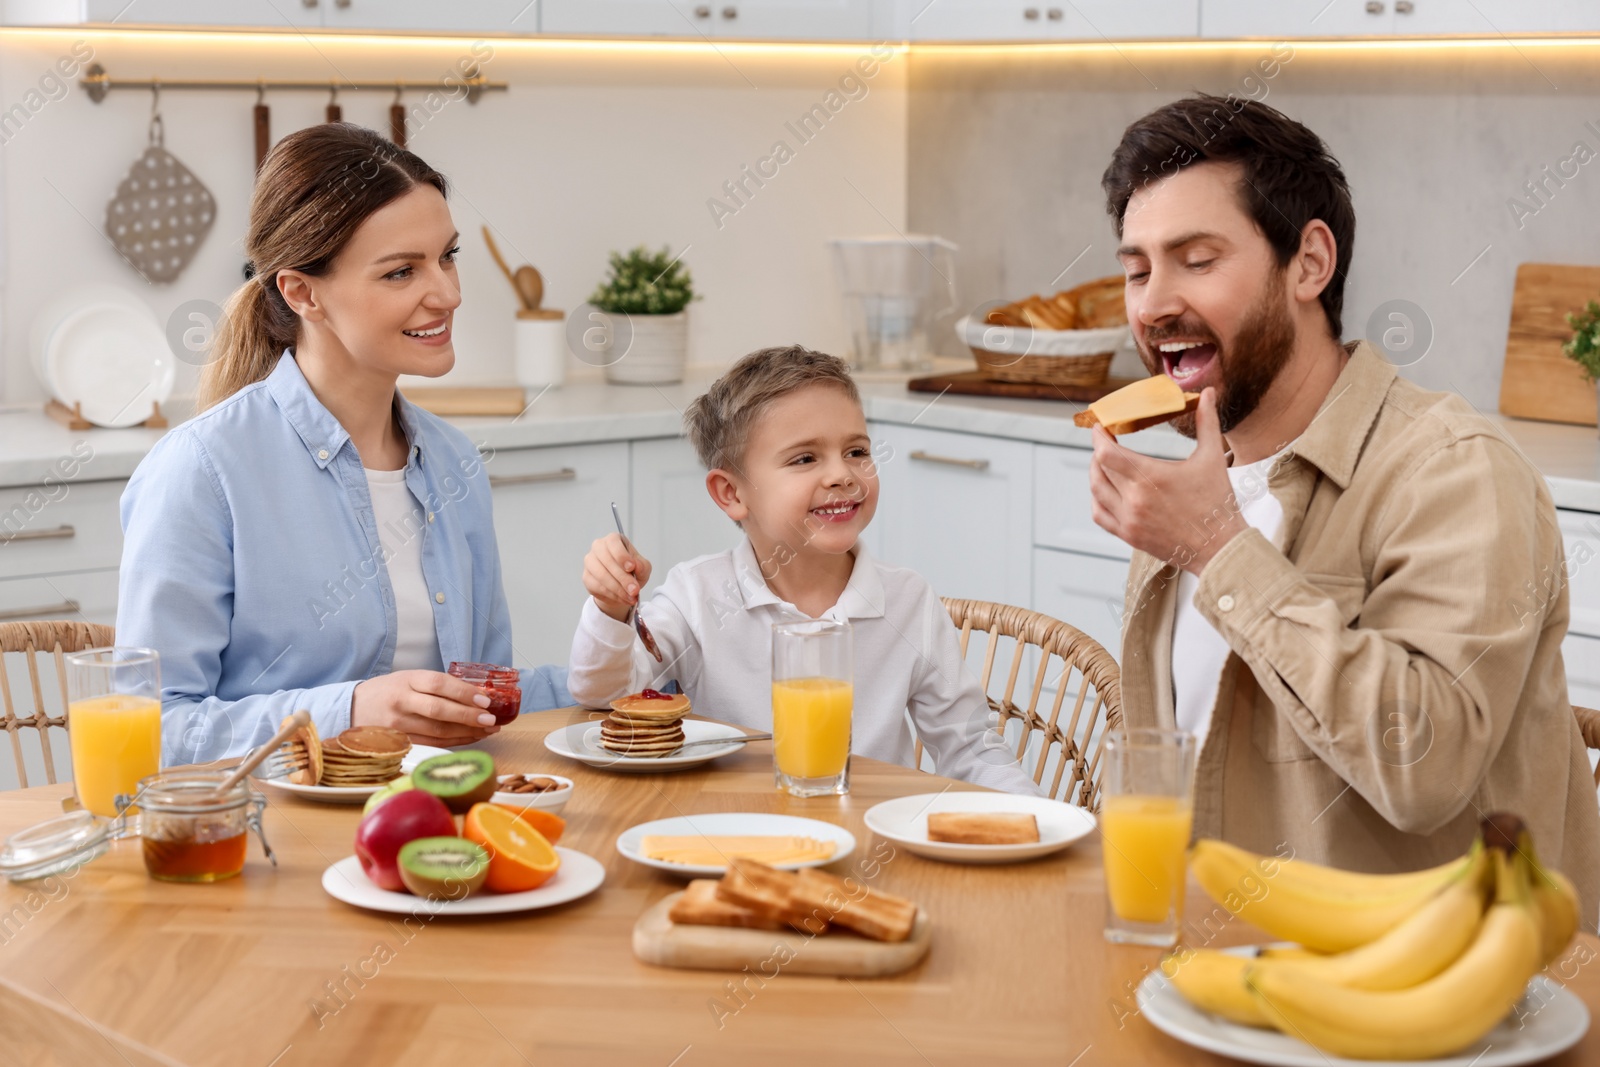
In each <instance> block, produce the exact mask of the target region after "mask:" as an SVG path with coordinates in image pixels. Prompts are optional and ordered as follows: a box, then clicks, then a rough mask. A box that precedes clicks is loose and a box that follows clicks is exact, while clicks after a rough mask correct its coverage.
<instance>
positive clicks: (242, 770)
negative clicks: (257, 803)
mask: <svg viewBox="0 0 1600 1067" xmlns="http://www.w3.org/2000/svg"><path fill="white" fill-rule="evenodd" d="M310 722H311V713H310V712H309V711H297V712H295V713H294V714H293V715H291V716H289V718H288V719H286V720H285V721H284V724H283V726H282V727H280V728H279V730H278V732H277V733H275V734H273V735H272V736H271V737H270V738H268V740H267V743H266V744H264V745H262V746H261V747H259V748H257V749H256V750H255V751H253V752H251V753H250V754H249V755H248V756H246V757H245V758H244V762H243V763H241V764H239V766H237V767H235V768H234V769H233V773H232V774H230V775H228V777H226V778H224V779H223V780H222V784H221V785H219V786H217V791H216V796H218V797H222V796H226V795H227V792H228V790H230V789H232V788H233V787H234V786H236V785H238V784H239V783H240V782H242V781H244V776H245V775H247V774H249V773H250V772H251V771H253V770H255V769H256V767H257V766H258V765H259V764H260V763H261V761H262V760H264V759H266V758H267V757H268V756H270V755H272V754H273V753H274V752H276V751H278V746H279V745H281V744H283V743H284V742H285V741H287V740H289V738H290V737H291V736H293V735H294V732H295V731H296V730H298V729H300V728H301V727H302V726H305V725H307V724H308V723H310Z"/></svg>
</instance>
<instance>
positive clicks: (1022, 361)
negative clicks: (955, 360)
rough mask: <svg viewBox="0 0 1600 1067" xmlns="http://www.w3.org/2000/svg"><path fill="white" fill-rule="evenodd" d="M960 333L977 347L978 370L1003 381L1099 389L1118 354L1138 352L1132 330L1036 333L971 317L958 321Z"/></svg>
mask: <svg viewBox="0 0 1600 1067" xmlns="http://www.w3.org/2000/svg"><path fill="white" fill-rule="evenodd" d="M956 334H957V336H959V337H960V338H961V340H962V342H963V343H965V344H966V346H967V347H968V348H970V349H972V355H973V357H974V358H976V359H977V361H978V369H979V370H981V371H982V372H983V373H984V375H986V376H987V377H989V378H993V379H996V380H998V381H1002V382H1031V383H1037V384H1040V385H1099V384H1101V383H1102V382H1104V381H1105V380H1106V376H1107V374H1108V373H1109V372H1110V370H1111V361H1112V359H1113V358H1114V357H1115V356H1116V354H1117V353H1118V352H1120V351H1122V350H1124V349H1132V348H1133V333H1132V331H1130V330H1129V329H1128V327H1127V326H1108V327H1103V328H1100V329H1092V330H1034V329H1029V328H1027V327H1023V326H996V325H994V324H993V323H988V322H984V321H983V320H982V319H976V318H973V317H972V316H970V315H968V316H965V317H963V318H962V319H961V320H960V321H958V322H957V323H956Z"/></svg>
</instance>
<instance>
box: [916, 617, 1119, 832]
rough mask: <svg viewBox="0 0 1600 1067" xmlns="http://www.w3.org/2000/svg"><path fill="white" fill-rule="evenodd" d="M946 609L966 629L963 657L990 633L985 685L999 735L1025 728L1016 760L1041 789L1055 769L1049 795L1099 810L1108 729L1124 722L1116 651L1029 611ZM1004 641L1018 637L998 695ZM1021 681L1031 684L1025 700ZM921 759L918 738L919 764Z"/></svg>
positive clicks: (985, 656) (959, 626) (1026, 691)
mask: <svg viewBox="0 0 1600 1067" xmlns="http://www.w3.org/2000/svg"><path fill="white" fill-rule="evenodd" d="M944 606H945V609H946V610H947V611H949V612H950V620H951V621H952V622H954V623H955V625H956V628H957V629H959V630H960V631H961V654H962V656H963V657H965V656H966V654H967V646H968V644H969V643H970V642H971V639H972V633H973V631H974V630H976V631H980V632H982V633H985V634H987V635H988V642H987V647H986V648H985V649H984V658H983V671H982V673H981V674H980V676H979V681H980V684H981V685H982V686H983V691H984V693H985V694H986V695H988V698H989V708H990V710H992V711H994V712H995V713H996V715H997V717H998V719H997V722H996V723H995V729H996V730H997V731H998V732H999V733H1000V735H1001V736H1002V737H1004V736H1005V734H1006V727H1007V726H1008V725H1009V724H1010V723H1011V722H1013V721H1015V722H1020V723H1021V732H1020V735H1019V737H1018V739H1017V741H1016V756H1017V758H1018V759H1019V760H1023V759H1024V758H1026V762H1025V763H1024V765H1023V770H1024V771H1026V772H1027V773H1028V774H1029V775H1030V776H1031V777H1032V778H1033V780H1034V782H1035V783H1036V784H1040V785H1043V784H1044V781H1045V777H1046V774H1047V772H1048V774H1049V782H1050V784H1049V795H1050V796H1052V797H1055V798H1057V799H1059V800H1064V801H1066V802H1067V803H1069V804H1076V805H1078V806H1080V807H1084V808H1088V809H1089V810H1090V811H1097V810H1099V807H1100V770H1101V765H1100V751H1101V747H1102V739H1103V737H1104V734H1105V732H1106V730H1108V729H1113V728H1115V727H1117V726H1120V725H1121V724H1122V672H1121V670H1120V669H1119V668H1118V667H1117V661H1116V660H1115V659H1114V658H1112V655H1111V653H1109V652H1107V651H1106V650H1105V649H1104V648H1103V647H1101V645H1100V643H1099V642H1098V641H1096V640H1095V639H1094V638H1092V637H1090V636H1089V635H1088V634H1086V633H1084V632H1083V631H1082V630H1079V629H1078V628H1077V627H1075V626H1069V625H1068V624H1066V623H1064V622H1062V621H1060V620H1059V619H1052V618H1051V617H1050V616H1048V615H1041V614H1040V613H1039V612H1037V611H1029V610H1028V609H1027V608H1018V607H1012V606H1009V605H1006V604H991V603H989V602H987V601H983V600H952V599H949V598H944ZM999 638H1012V639H1013V640H1014V647H1012V648H1011V650H1010V651H1009V653H1008V654H1009V657H1010V665H1009V666H1008V667H1007V668H1005V670H1006V675H1005V683H1004V686H1003V688H1001V689H1000V690H999V692H998V693H996V692H995V691H994V689H993V688H991V684H992V682H993V680H994V673H995V665H996V662H997V660H998V659H999V658H1000V650H1001V645H1002V643H1003V642H1002V641H1001V640H999ZM1030 650H1033V651H1032V653H1031V654H1030ZM1030 658H1036V659H1037V661H1038V662H1037V663H1036V664H1035V665H1033V666H1032V667H1031V668H1030V669H1031V671H1032V675H1033V677H1032V679H1031V680H1024V679H1023V678H1022V671H1023V667H1024V664H1025V662H1026V661H1027V660H1028V659H1030ZM1074 672H1076V673H1077V675H1078V676H1079V678H1078V684H1077V685H1074V684H1073V674H1074ZM1019 682H1020V683H1021V684H1022V686H1023V687H1024V691H1023V693H1022V694H1020V696H1019V694H1018V684H1019ZM1052 691H1053V695H1052ZM1091 694H1092V696H1091ZM1069 697H1070V698H1071V707H1072V711H1071V714H1070V716H1069V717H1068V720H1067V723H1066V724H1065V725H1064V726H1063V725H1062V724H1061V711H1062V708H1063V706H1064V705H1065V704H1066V702H1067V700H1068V698H1069ZM1019 699H1020V700H1021V701H1022V702H1021V703H1019ZM1041 700H1044V701H1045V702H1047V703H1048V704H1049V710H1048V714H1045V713H1041V709H1040V703H1041ZM1035 735H1038V741H1037V742H1035V741H1034V737H1035ZM1003 743H1004V744H1007V745H1009V744H1010V742H1009V741H1005V742H1003ZM1030 749H1032V750H1033V751H1032V752H1030ZM921 761H922V743H921V742H920V741H918V742H917V762H918V764H919V765H920V763H921ZM1030 764H1031V766H1030Z"/></svg>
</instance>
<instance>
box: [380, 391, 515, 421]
mask: <svg viewBox="0 0 1600 1067" xmlns="http://www.w3.org/2000/svg"><path fill="white" fill-rule="evenodd" d="M400 391H401V392H402V393H403V394H405V398H406V399H407V400H409V401H411V402H412V403H413V404H415V405H417V407H419V408H421V409H422V410H423V411H431V412H433V414H435V415H440V416H449V415H520V414H522V409H523V408H524V407H526V406H527V403H528V399H527V396H526V395H525V394H524V393H523V391H522V388H521V387H520V386H515V385H510V386H484V387H473V386H452V385H418V386H411V387H409V388H406V389H402V390H400Z"/></svg>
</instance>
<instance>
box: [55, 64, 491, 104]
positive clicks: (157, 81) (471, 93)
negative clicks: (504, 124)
mask: <svg viewBox="0 0 1600 1067" xmlns="http://www.w3.org/2000/svg"><path fill="white" fill-rule="evenodd" d="M83 73H84V76H83V77H82V78H80V79H79V80H78V84H79V85H80V86H82V87H83V90H84V91H85V92H87V93H88V94H89V99H90V100H93V101H94V102H95V103H97V104H98V103H99V102H100V101H102V100H104V99H105V98H106V94H107V93H109V92H110V91H111V90H113V89H143V90H145V91H146V92H148V91H150V90H151V89H159V90H161V91H162V92H167V91H170V90H178V89H207V90H218V89H241V90H250V91H252V92H269V93H275V92H282V91H289V92H318V93H325V92H328V91H329V90H330V89H331V90H337V91H338V92H341V93H350V92H375V93H376V92H382V93H392V92H396V91H398V92H439V91H444V92H451V93H453V92H457V91H458V90H460V89H463V88H464V89H466V91H467V103H469V104H476V103H477V102H478V97H480V96H482V95H483V94H484V93H489V92H504V91H505V89H506V83H505V82H492V81H490V80H489V79H487V78H485V77H484V76H483V74H482V73H481V72H480V71H479V70H478V68H477V67H469V68H468V69H467V71H466V73H465V75H464V76H463V77H461V78H459V79H451V80H448V81H431V82H412V81H404V80H398V81H389V82H375V81H340V80H337V79H329V80H327V81H277V80H270V79H264V78H261V79H257V80H255V81H247V80H245V79H243V78H236V79H235V78H223V79H205V80H196V79H185V78H175V79H171V80H169V79H166V78H141V79H137V80H124V79H121V78H118V79H116V80H112V77H111V75H110V74H107V73H106V68H105V67H103V66H101V65H100V64H99V63H95V64H92V65H91V66H90V67H89V68H88V69H87V70H85V71H84V72H83Z"/></svg>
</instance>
